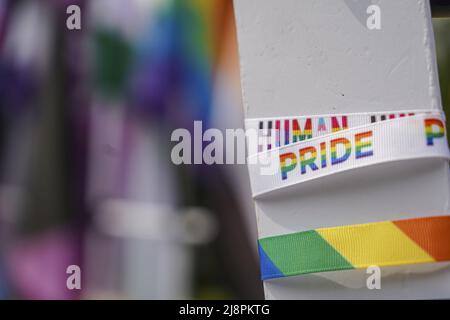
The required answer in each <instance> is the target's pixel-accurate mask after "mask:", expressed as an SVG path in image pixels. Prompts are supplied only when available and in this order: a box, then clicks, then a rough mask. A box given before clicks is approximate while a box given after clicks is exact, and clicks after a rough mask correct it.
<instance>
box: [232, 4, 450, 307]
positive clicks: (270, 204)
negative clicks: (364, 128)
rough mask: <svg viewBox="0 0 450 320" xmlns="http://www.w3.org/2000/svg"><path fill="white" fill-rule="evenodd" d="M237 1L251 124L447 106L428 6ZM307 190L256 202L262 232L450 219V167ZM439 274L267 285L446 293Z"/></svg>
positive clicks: (415, 167)
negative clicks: (375, 282) (373, 281)
mask: <svg viewBox="0 0 450 320" xmlns="http://www.w3.org/2000/svg"><path fill="white" fill-rule="evenodd" d="M234 4H235V12H236V17H237V28H238V40H239V50H240V59H241V79H242V87H243V98H244V108H245V113H246V117H247V118H259V117H281V116H299V115H313V114H334V113H352V112H375V111H394V110H406V109H409V110H411V109H430V110H441V109H442V106H441V99H440V92H439V84H438V77H437V68H436V61H435V50H434V38H433V31H432V26H431V15H430V6H429V2H428V1H426V0H419V1H410V0H396V1H392V0H378V1H375V0H373V1H370V0H360V1H356V0H340V1H336V0H302V1H298V0H281V1H280V0H264V1H260V0H235V1H234ZM371 5H375V6H376V8H378V9H379V16H378V17H374V16H373V14H374V11H373V7H372V9H369V10H368V8H369V6H371ZM368 12H369V13H368ZM374 19H375V20H374ZM377 19H379V20H377ZM424 168H426V169H424ZM300 188H301V189H299V190H300V191H299V192H297V193H295V194H286V195H285V196H283V198H277V199H272V200H258V201H256V214H257V221H258V233H259V236H260V237H267V236H271V235H276V234H281V233H290V232H293V231H304V230H310V229H315V228H320V227H325V226H339V225H349V224H357V223H367V222H374V221H384V220H395V219H407V218H413V217H420V216H427V215H430V216H431V215H439V214H446V213H448V212H449V205H448V204H449V195H450V185H449V169H448V164H447V163H446V162H444V161H437V160H422V161H403V162H401V163H389V164H384V165H378V166H373V167H369V168H364V169H361V170H356V171H352V172H347V173H342V174H339V175H336V176H330V177H326V178H322V179H318V180H315V181H312V182H309V183H307V184H305V186H303V187H300ZM438 268H441V269H440V270H438V271H434V272H432V271H431V270H430V269H429V266H407V267H396V268H383V269H382V280H381V289H380V290H376V289H375V290H369V289H368V288H367V287H366V280H367V277H368V276H369V275H368V274H366V270H350V271H339V272H327V273H320V274H319V273H317V274H310V275H303V276H298V277H288V278H282V279H274V280H270V281H266V282H265V284H264V287H265V294H266V297H267V298H269V299H302V298H305V299H327V298H336V299H374V298H375V299H376V298H383V299H392V298H414V299H417V298H426V299H430V298H450V269H449V268H442V265H438Z"/></svg>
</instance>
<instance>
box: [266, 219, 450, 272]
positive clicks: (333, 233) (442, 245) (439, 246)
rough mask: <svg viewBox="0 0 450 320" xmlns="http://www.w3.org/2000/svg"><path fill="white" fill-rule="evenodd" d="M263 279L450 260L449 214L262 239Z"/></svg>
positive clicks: (323, 229) (324, 229)
mask: <svg viewBox="0 0 450 320" xmlns="http://www.w3.org/2000/svg"><path fill="white" fill-rule="evenodd" d="M258 247H259V253H260V260H261V275H262V279H263V280H267V279H272V278H280V277H287V276H294V275H301V274H307V273H315V272H324V271H336V270H347V269H359V268H367V267H369V266H371V265H377V266H380V267H383V266H399V265H406V264H418V263H430V262H439V261H450V216H436V217H424V218H415V219H407V220H396V221H385V222H375V223H368V224H359V225H350V226H341V227H333V228H321V229H315V230H310V231H304V232H298V233H291V234H286V235H280V236H274V237H268V238H262V239H260V240H259V246H258Z"/></svg>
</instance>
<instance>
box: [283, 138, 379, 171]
mask: <svg viewBox="0 0 450 320" xmlns="http://www.w3.org/2000/svg"><path fill="white" fill-rule="evenodd" d="M372 136H373V132H372V131H371V130H370V131H366V132H362V133H357V134H355V135H354V139H353V141H350V140H349V139H347V138H337V139H332V140H330V141H329V142H328V143H326V142H321V143H320V144H319V145H318V146H309V147H304V148H301V149H300V150H299V152H298V155H299V158H297V155H296V154H295V153H293V152H288V153H284V154H280V169H281V178H282V179H283V180H286V179H287V178H288V172H290V171H292V170H294V169H295V168H296V167H297V165H298V159H300V165H299V168H300V172H301V174H306V173H307V168H309V169H310V170H312V171H316V170H319V167H320V168H322V169H323V168H326V167H327V166H328V161H327V159H328V158H330V159H331V161H330V162H331V165H332V166H333V165H337V164H339V163H342V162H345V161H347V160H348V159H349V158H350V156H351V154H352V150H353V149H354V153H355V159H361V158H365V157H371V156H373V149H372V140H371V139H372ZM353 146H354V147H353ZM328 153H329V154H330V157H328Z"/></svg>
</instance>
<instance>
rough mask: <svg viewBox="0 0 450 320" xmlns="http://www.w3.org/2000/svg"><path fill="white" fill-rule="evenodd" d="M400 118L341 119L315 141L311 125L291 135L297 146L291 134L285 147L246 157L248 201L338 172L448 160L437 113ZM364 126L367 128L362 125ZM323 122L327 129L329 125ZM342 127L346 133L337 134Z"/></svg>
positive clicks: (442, 119) (442, 122) (449, 155)
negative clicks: (402, 162) (250, 196)
mask: <svg viewBox="0 0 450 320" xmlns="http://www.w3.org/2000/svg"><path fill="white" fill-rule="evenodd" d="M400 115H403V116H399V117H397V118H395V117H391V118H387V117H384V118H383V119H384V120H381V121H372V120H374V119H373V116H371V117H370V118H371V119H370V118H368V115H353V116H352V117H348V118H345V119H346V120H343V118H341V122H340V123H341V128H340V129H339V130H338V128H337V124H336V125H335V128H336V130H335V132H334V133H327V134H325V135H319V136H314V134H316V133H317V132H318V128H319V126H320V125H319V124H316V125H315V126H313V123H315V122H313V121H311V128H312V129H311V130H309V131H307V134H306V135H304V136H302V135H298V134H295V136H299V138H298V139H300V138H301V139H300V140H299V141H297V142H293V141H295V139H291V138H292V133H291V134H290V136H289V138H286V139H289V143H288V144H287V145H284V146H280V147H277V148H273V149H268V150H266V151H262V152H259V153H257V154H253V155H251V156H249V158H248V168H249V173H250V182H251V185H252V192H253V197H254V198H256V197H259V196H262V195H264V194H266V193H269V192H271V191H273V190H277V189H282V188H285V187H288V186H292V185H296V184H299V183H303V182H305V181H309V180H313V179H317V178H320V177H324V176H327V175H331V174H335V173H338V172H343V171H347V170H351V169H355V168H360V167H366V166H370V165H375V164H380V163H385V162H391V161H399V160H408V159H419V158H442V159H447V160H448V159H450V153H449V149H448V145H447V137H446V130H445V116H444V115H443V113H441V112H429V111H427V112H425V111H423V112H418V111H416V112H411V113H401V114H400ZM308 119H309V118H308ZM318 119H324V118H323V117H322V118H318ZM331 119H332V118H331ZM304 121H308V120H304ZM317 121H319V120H317ZM323 121H324V123H326V122H325V120H323ZM337 121H338V120H335V121H334V122H337ZM368 121H369V122H370V123H369V124H364V123H365V122H368ZM329 122H331V123H333V120H330V121H329ZM251 123H253V122H251ZM342 123H344V124H345V128H346V129H345V128H342V126H343V125H342ZM361 123H363V124H362V125H361ZM252 125H253V126H254V124H252ZM252 125H248V126H249V127H252ZM350 125H356V126H355V127H351V126H350ZM286 126H289V125H288V124H286ZM308 126H309V125H308ZM289 127H292V125H290V126H289ZM324 128H327V127H326V126H325V127H324ZM328 128H329V127H328ZM331 128H333V127H331ZM331 130H332V129H331ZM303 132H305V130H304V131H303ZM285 141H287V140H285Z"/></svg>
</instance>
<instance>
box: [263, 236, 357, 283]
mask: <svg viewBox="0 0 450 320" xmlns="http://www.w3.org/2000/svg"><path fill="white" fill-rule="evenodd" d="M259 244H260V246H261V248H262V249H263V250H264V252H265V254H266V255H267V257H268V258H269V259H270V260H271V262H272V263H273V264H274V265H275V267H277V268H278V269H279V270H280V271H281V272H282V273H283V275H284V276H286V277H287V276H291V275H298V274H305V273H314V272H323V271H333V270H346V269H353V266H352V265H351V264H350V263H349V262H348V261H347V260H346V259H345V258H344V257H342V256H341V255H340V254H339V252H337V251H336V250H335V249H334V248H333V247H332V246H330V245H329V244H328V243H327V242H326V241H325V240H324V239H323V238H322V237H321V236H320V235H319V234H318V233H317V232H316V231H314V230H311V231H305V232H299V233H293V234H288V235H283V236H280V237H269V238H264V239H260V240H259ZM276 277H277V276H274V275H270V274H264V273H263V274H262V278H263V280H266V279H270V278H276Z"/></svg>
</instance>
